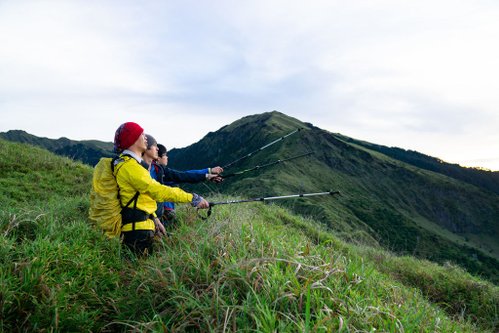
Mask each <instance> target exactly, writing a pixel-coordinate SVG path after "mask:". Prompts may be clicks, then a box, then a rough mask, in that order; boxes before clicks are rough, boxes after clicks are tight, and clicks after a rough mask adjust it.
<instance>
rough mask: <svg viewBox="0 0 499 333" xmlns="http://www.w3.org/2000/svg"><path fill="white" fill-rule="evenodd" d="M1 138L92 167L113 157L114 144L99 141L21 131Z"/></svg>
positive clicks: (5, 134)
mask: <svg viewBox="0 0 499 333" xmlns="http://www.w3.org/2000/svg"><path fill="white" fill-rule="evenodd" d="M0 138H2V139H5V140H8V141H12V142H20V143H27V144H30V145H33V146H38V147H42V148H45V149H47V150H49V151H51V152H53V153H56V154H57V155H61V156H66V157H69V158H71V159H74V160H77V161H81V162H83V163H86V164H89V165H92V166H94V165H96V164H97V162H98V161H99V158H100V157H102V156H107V157H110V156H113V144H112V143H111V142H103V141H98V140H83V141H74V140H70V139H68V138H60V139H49V138H41V137H38V136H35V135H31V134H29V133H26V132H25V131H21V130H11V131H8V132H5V133H0Z"/></svg>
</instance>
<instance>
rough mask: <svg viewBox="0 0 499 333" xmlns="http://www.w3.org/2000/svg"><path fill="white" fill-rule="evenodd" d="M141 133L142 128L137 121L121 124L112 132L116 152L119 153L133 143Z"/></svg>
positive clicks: (142, 131)
mask: <svg viewBox="0 0 499 333" xmlns="http://www.w3.org/2000/svg"><path fill="white" fill-rule="evenodd" d="M142 133H144V129H143V128H142V127H140V125H139V124H137V123H133V122H128V123H124V124H121V126H120V127H118V129H117V130H116V133H115V134H114V150H115V151H116V152H117V153H121V152H122V151H123V150H125V149H127V148H128V147H130V146H131V145H133V144H134V143H135V141H137V139H138V138H139V136H140V135H141V134H142Z"/></svg>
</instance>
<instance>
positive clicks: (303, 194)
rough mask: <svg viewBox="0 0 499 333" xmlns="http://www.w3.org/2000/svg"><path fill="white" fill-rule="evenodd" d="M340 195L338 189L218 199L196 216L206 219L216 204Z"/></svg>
mask: <svg viewBox="0 0 499 333" xmlns="http://www.w3.org/2000/svg"><path fill="white" fill-rule="evenodd" d="M335 194H338V195H341V193H340V191H327V192H317V193H302V194H290V195H281V196H277V197H261V198H252V199H243V200H228V201H220V202H209V204H210V206H209V208H208V212H207V213H206V217H204V216H201V214H199V210H198V216H199V217H201V218H202V219H203V220H206V219H207V218H208V217H210V215H211V208H212V207H213V206H217V205H229V204H238V203H244V202H255V201H261V202H265V201H272V200H281V199H291V198H304V197H315V196H319V195H335Z"/></svg>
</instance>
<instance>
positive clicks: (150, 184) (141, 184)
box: [120, 162, 192, 202]
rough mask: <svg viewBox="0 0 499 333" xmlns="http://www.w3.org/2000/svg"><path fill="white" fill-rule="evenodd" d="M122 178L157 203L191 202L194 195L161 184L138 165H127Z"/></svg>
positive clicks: (122, 171)
mask: <svg viewBox="0 0 499 333" xmlns="http://www.w3.org/2000/svg"><path fill="white" fill-rule="evenodd" d="M120 173H121V176H122V177H124V178H125V179H126V181H127V182H128V183H129V184H130V185H131V186H132V187H133V188H134V189H135V190H136V191H138V192H140V193H141V194H147V195H149V196H150V197H151V198H153V199H154V200H155V201H171V202H191V201H192V194H191V193H187V192H185V191H183V190H181V189H180V188H177V187H175V188H174V187H169V186H165V185H162V184H160V183H159V182H157V181H156V180H154V179H152V178H151V175H150V174H149V172H148V171H147V170H146V169H144V168H143V167H142V166H141V165H140V164H138V163H132V162H130V163H127V166H126V167H123V168H122V170H121V171H120Z"/></svg>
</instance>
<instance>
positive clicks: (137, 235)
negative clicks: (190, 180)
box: [114, 122, 209, 254]
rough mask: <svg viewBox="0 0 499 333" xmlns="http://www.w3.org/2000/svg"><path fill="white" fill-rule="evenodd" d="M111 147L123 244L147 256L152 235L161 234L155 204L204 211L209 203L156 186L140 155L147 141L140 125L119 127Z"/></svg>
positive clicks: (165, 187) (197, 197) (195, 195)
mask: <svg viewBox="0 0 499 333" xmlns="http://www.w3.org/2000/svg"><path fill="white" fill-rule="evenodd" d="M114 148H115V150H116V151H117V152H119V153H120V158H119V159H117V160H116V161H115V164H114V175H115V177H116V182H117V183H118V187H119V190H120V192H119V193H120V195H119V197H120V201H121V205H122V207H123V209H122V211H121V215H122V228H121V232H122V235H123V244H124V245H125V246H127V247H128V248H130V249H131V250H132V251H133V252H135V253H137V254H149V253H151V252H152V250H153V238H154V234H155V232H159V233H160V234H164V233H165V229H164V227H163V225H162V224H161V223H160V222H159V219H158V218H157V217H156V216H155V211H156V208H157V205H156V202H157V201H172V202H178V203H182V202H186V203H191V204H192V206H194V207H196V208H208V207H209V203H208V202H207V201H206V200H205V199H203V198H202V197H201V196H199V195H197V194H195V193H187V192H184V191H183V190H181V189H179V188H172V187H168V186H165V185H162V184H160V183H158V182H157V181H156V180H154V179H152V178H151V175H150V174H149V171H148V170H147V167H148V166H147V165H146V164H145V163H144V161H143V160H142V154H143V153H144V152H145V151H146V149H147V138H146V136H145V134H144V129H143V128H142V127H140V125H138V124H136V123H133V122H127V123H124V124H122V125H121V126H120V127H119V128H118V129H117V130H116V133H115V136H114Z"/></svg>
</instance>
